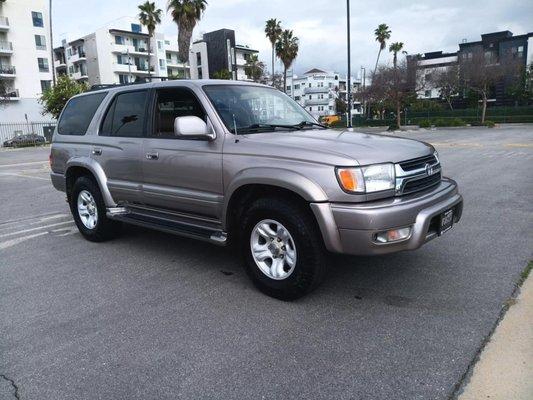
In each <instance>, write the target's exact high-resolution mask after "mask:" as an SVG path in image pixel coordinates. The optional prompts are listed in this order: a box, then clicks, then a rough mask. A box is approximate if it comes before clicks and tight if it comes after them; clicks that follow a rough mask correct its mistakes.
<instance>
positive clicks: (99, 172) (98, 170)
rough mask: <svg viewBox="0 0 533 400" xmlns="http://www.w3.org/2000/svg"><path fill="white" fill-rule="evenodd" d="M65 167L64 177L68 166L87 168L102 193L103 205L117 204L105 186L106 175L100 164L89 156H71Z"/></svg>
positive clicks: (113, 205)
mask: <svg viewBox="0 0 533 400" xmlns="http://www.w3.org/2000/svg"><path fill="white" fill-rule="evenodd" d="M66 167H67V168H66V170H65V177H66V176H67V175H68V170H69V168H72V167H81V168H85V169H87V170H89V171H90V172H91V173H92V174H93V176H94V178H95V179H96V183H97V184H98V187H99V188H100V192H101V193H102V197H103V198H104V203H105V205H106V206H107V207H116V205H117V204H116V203H115V201H114V200H113V197H112V196H111V193H110V192H109V189H108V188H107V176H106V174H105V172H104V170H103V169H102V167H101V166H100V164H98V163H97V162H96V161H94V160H93V159H92V158H90V157H72V158H70V159H69V160H68V161H67V164H66Z"/></svg>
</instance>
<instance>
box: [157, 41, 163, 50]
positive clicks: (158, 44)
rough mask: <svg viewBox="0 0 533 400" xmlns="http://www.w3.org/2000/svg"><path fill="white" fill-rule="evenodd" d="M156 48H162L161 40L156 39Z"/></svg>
mask: <svg viewBox="0 0 533 400" xmlns="http://www.w3.org/2000/svg"><path fill="white" fill-rule="evenodd" d="M157 48H158V49H159V50H163V42H162V41H161V40H158V41H157Z"/></svg>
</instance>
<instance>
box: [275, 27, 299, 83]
mask: <svg viewBox="0 0 533 400" xmlns="http://www.w3.org/2000/svg"><path fill="white" fill-rule="evenodd" d="M276 55H277V56H278V57H279V59H280V60H281V62H282V63H283V91H284V92H285V93H286V92H287V70H288V69H289V68H290V66H291V65H292V63H293V61H294V59H295V58H296V56H297V55H298V38H297V37H296V36H293V32H292V30H290V29H285V30H284V31H283V32H281V36H280V37H279V39H278V41H277V42H276Z"/></svg>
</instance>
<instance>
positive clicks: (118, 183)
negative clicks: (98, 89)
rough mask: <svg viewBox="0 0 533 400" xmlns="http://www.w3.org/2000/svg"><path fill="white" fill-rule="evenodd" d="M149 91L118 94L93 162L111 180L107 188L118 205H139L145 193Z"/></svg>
mask: <svg viewBox="0 0 533 400" xmlns="http://www.w3.org/2000/svg"><path fill="white" fill-rule="evenodd" d="M147 99H148V91H147V90H135V91H131V92H122V93H119V94H117V95H116V96H115V97H114V98H113V100H112V101H111V103H110V105H109V106H108V108H107V111H106V114H105V116H104V120H103V122H102V125H101V126H100V129H99V135H98V137H97V138H96V139H95V141H94V145H93V147H92V149H91V152H92V158H94V159H95V160H96V162H98V164H100V166H101V167H102V168H103V170H104V172H105V174H106V177H107V187H108V189H109V191H110V193H111V196H112V197H113V199H114V200H115V202H116V203H118V204H127V203H139V202H140V201H141V189H142V159H143V155H142V147H143V136H144V131H145V122H146V105H147V103H148V101H147Z"/></svg>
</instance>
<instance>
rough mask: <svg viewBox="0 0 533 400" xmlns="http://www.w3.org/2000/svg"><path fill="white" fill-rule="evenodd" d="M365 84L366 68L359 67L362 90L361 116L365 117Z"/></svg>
mask: <svg viewBox="0 0 533 400" xmlns="http://www.w3.org/2000/svg"><path fill="white" fill-rule="evenodd" d="M365 82H366V68H365V67H363V66H362V65H361V89H362V90H363V92H362V93H363V96H362V99H363V110H362V111H363V112H362V115H366V112H365V109H366V103H365V102H366V95H365Z"/></svg>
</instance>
